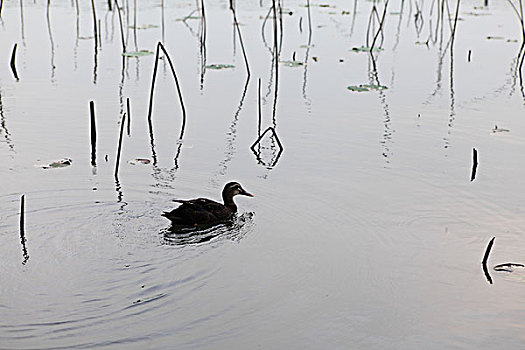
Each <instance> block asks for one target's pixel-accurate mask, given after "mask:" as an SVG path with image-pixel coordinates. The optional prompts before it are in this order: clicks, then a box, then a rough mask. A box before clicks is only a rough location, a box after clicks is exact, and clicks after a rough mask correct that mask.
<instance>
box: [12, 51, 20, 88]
mask: <svg viewBox="0 0 525 350" xmlns="http://www.w3.org/2000/svg"><path fill="white" fill-rule="evenodd" d="M17 47H18V44H17V43H15V46H13V52H12V53H11V71H13V75H14V76H15V79H16V81H19V80H20V79H19V78H18V73H17V71H16V64H15V62H16V48H17Z"/></svg>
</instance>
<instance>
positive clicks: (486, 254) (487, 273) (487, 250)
mask: <svg viewBox="0 0 525 350" xmlns="http://www.w3.org/2000/svg"><path fill="white" fill-rule="evenodd" d="M495 239H496V237H492V239H491V240H490V242H489V244H488V245H487V249H486V250H485V256H483V261H482V262H481V265H482V267H483V273H484V274H485V278H486V279H487V281H488V282H489V283H490V284H492V277H491V276H490V273H489V269H488V267H487V261H488V259H489V254H490V250H491V249H492V245H493V244H494V240H495Z"/></svg>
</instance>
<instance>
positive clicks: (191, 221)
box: [162, 181, 254, 226]
mask: <svg viewBox="0 0 525 350" xmlns="http://www.w3.org/2000/svg"><path fill="white" fill-rule="evenodd" d="M237 195H243V196H248V197H253V196H254V195H253V194H251V193H249V192H247V191H246V190H245V189H244V188H242V186H241V185H240V184H239V183H238V182H235V181H233V182H228V183H227V184H226V185H224V189H223V190H222V200H223V201H224V204H221V203H218V202H216V201H213V200H211V199H208V198H196V199H189V200H181V199H174V200H173V201H174V202H178V203H181V205H180V206H178V207H177V208H175V209H173V210H172V211H169V212H164V213H162V216H164V217H165V218H167V219H169V220H170V221H171V223H172V224H173V225H180V226H198V225H213V224H218V223H221V222H226V221H228V220H229V219H231V218H232V217H233V215H234V214H235V213H237V205H235V202H234V201H233V197H235V196H237Z"/></svg>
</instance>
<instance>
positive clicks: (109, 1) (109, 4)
mask: <svg viewBox="0 0 525 350" xmlns="http://www.w3.org/2000/svg"><path fill="white" fill-rule="evenodd" d="M117 6H118V5H117ZM108 11H109V12H111V11H113V9H112V8H111V0H108Z"/></svg>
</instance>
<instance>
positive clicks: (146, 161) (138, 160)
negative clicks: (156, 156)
mask: <svg viewBox="0 0 525 350" xmlns="http://www.w3.org/2000/svg"><path fill="white" fill-rule="evenodd" d="M128 163H129V164H131V165H137V164H145V165H147V164H149V163H151V160H149V159H146V158H136V159H132V160H128Z"/></svg>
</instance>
